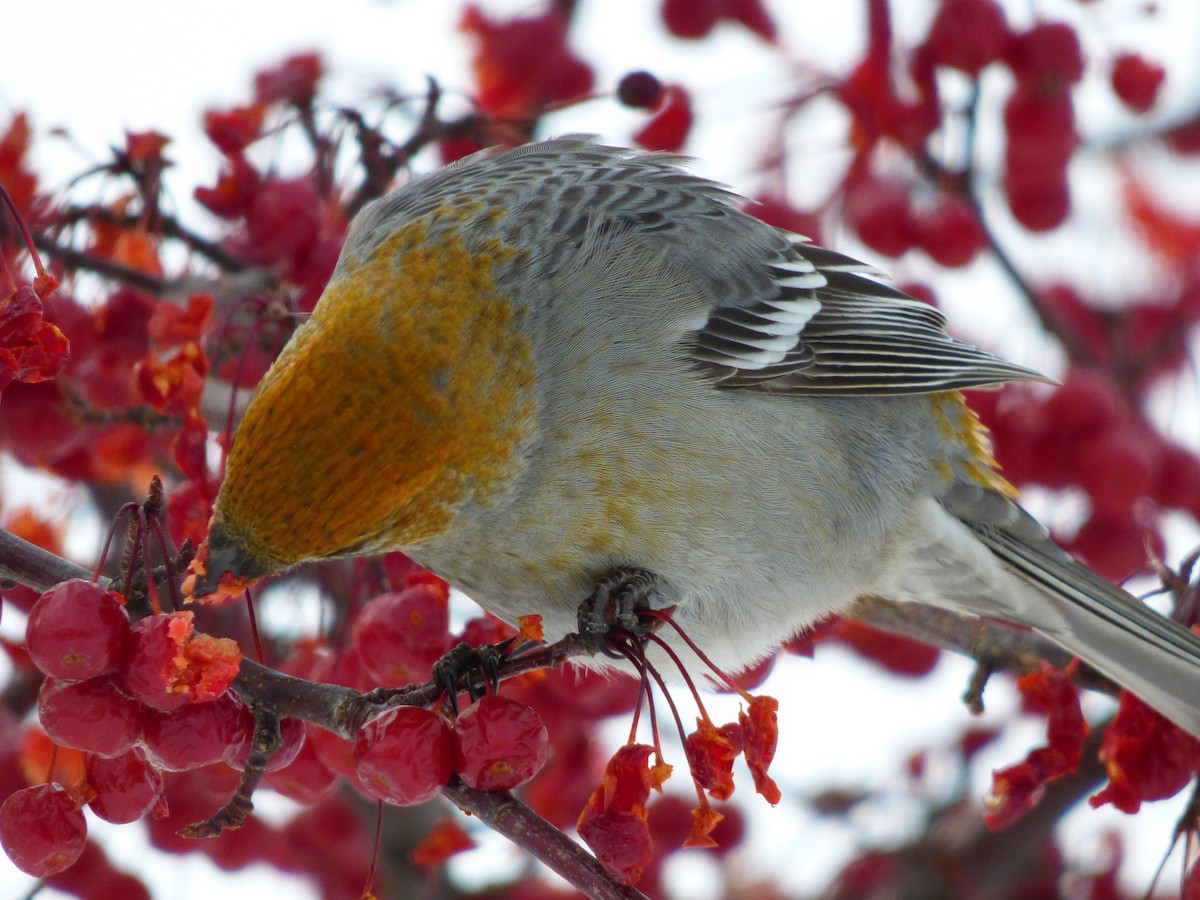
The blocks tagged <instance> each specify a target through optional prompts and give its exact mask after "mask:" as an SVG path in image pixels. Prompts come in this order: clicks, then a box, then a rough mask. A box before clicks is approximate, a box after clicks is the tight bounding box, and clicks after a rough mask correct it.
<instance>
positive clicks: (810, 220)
mask: <svg viewBox="0 0 1200 900" xmlns="http://www.w3.org/2000/svg"><path fill="white" fill-rule="evenodd" d="M754 199H755V201H756V202H755V203H753V204H751V205H749V206H747V207H746V212H748V213H750V215H752V216H754V218H756V219H758V220H760V221H762V222H766V223H767V224H768V225H774V226H775V227H776V228H782V229H783V230H784V231H790V232H791V233H792V234H798V235H801V236H802V237H806V238H808V239H809V240H811V241H812V242H813V243H817V244H819V243H820V242H821V219H820V216H819V215H818V214H817V213H810V212H805V211H804V210H801V209H797V208H796V207H794V206H792V205H791V204H789V203H788V202H787V201H786V200H782V199H780V198H778V197H756V198H754Z"/></svg>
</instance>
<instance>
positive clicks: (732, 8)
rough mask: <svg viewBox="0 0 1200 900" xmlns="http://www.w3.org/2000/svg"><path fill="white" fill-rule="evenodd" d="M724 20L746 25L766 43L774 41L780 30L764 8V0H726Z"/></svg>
mask: <svg viewBox="0 0 1200 900" xmlns="http://www.w3.org/2000/svg"><path fill="white" fill-rule="evenodd" d="M722 18H725V19H729V20H731V21H734V22H740V23H741V24H742V25H745V26H746V27H747V28H749V29H750V30H751V31H753V32H754V33H755V34H757V35H758V36H759V37H760V38H762V39H763V40H764V41H772V42H773V41H774V40H775V38H776V37H777V36H778V32H779V29H778V28H777V27H776V26H775V20H774V19H772V18H771V15H770V13H768V12H767V10H766V8H765V7H764V6H763V0H725V12H724V14H723V16H722Z"/></svg>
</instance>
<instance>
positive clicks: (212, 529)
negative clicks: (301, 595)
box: [183, 518, 275, 600]
mask: <svg viewBox="0 0 1200 900" xmlns="http://www.w3.org/2000/svg"><path fill="white" fill-rule="evenodd" d="M274 568H275V567H272V566H270V565H268V564H266V563H264V562H263V561H262V560H259V559H257V558H255V557H254V556H253V555H252V554H251V553H250V552H249V551H248V550H246V548H245V547H243V546H242V545H241V544H240V543H239V542H238V541H237V540H236V539H234V538H233V537H232V536H231V535H230V534H229V532H228V530H227V529H226V528H225V526H224V523H223V522H221V520H220V519H217V518H214V519H213V521H212V523H211V525H210V526H209V529H208V538H207V539H206V540H205V542H204V543H203V544H202V545H201V547H200V552H199V553H197V554H196V558H195V560H193V562H192V565H191V567H190V569H189V572H190V574H189V575H188V577H187V578H186V579H185V580H184V584H183V592H184V594H185V595H186V596H187V597H189V598H190V599H193V600H199V599H200V598H202V597H208V596H210V595H213V594H217V595H227V596H233V595H238V594H241V593H242V591H244V590H245V589H246V588H247V587H249V586H250V585H251V584H252V583H253V582H255V581H257V580H258V579H259V578H262V577H263V576H264V575H268V574H270V573H271V572H272V571H274Z"/></svg>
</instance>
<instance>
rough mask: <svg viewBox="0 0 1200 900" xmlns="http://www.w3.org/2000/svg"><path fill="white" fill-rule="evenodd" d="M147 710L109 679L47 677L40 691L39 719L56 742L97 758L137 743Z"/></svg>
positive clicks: (116, 753) (114, 754)
mask: <svg viewBox="0 0 1200 900" xmlns="http://www.w3.org/2000/svg"><path fill="white" fill-rule="evenodd" d="M145 710H146V708H145V707H144V706H142V705H141V704H140V703H138V702H137V701H136V700H134V699H132V698H131V697H128V696H127V695H126V694H124V693H123V692H122V691H121V690H120V689H119V688H118V687H117V686H116V685H115V684H113V682H112V680H111V679H109V678H93V679H91V680H90V681H79V682H73V681H59V680H58V679H56V678H47V679H46V680H45V681H43V682H42V688H41V690H40V691H38V718H39V719H40V720H41V723H42V727H43V728H45V729H46V733H47V734H48V735H50V737H51V738H53V739H54V742H55V743H56V744H61V745H62V746H64V747H74V748H76V749H79V750H90V751H91V752H92V753H95V754H97V755H98V756H118V755H120V754H122V753H125V752H126V751H127V750H129V749H130V748H131V747H132V746H133V745H134V744H135V743H137V740H138V738H139V737H141V734H142V723H143V719H144V716H145Z"/></svg>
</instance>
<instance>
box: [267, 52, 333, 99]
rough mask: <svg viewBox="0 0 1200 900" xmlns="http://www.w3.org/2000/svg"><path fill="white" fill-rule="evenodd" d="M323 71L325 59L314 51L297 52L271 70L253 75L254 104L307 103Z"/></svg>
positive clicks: (315, 92)
mask: <svg viewBox="0 0 1200 900" xmlns="http://www.w3.org/2000/svg"><path fill="white" fill-rule="evenodd" d="M324 74H325V62H324V60H322V59H321V56H320V54H318V53H297V54H295V55H294V56H289V57H288V58H287V59H285V60H284V61H283V62H281V63H280V64H279V65H278V66H276V67H275V68H273V69H264V70H263V71H261V72H259V73H258V74H257V75H255V76H254V99H255V101H256V102H258V103H290V104H292V105H293V106H301V107H303V106H308V105H310V104H311V103H312V102H313V98H314V97H315V96H316V94H317V84H318V83H319V82H320V80H321V78H322V76H323V75H324Z"/></svg>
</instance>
